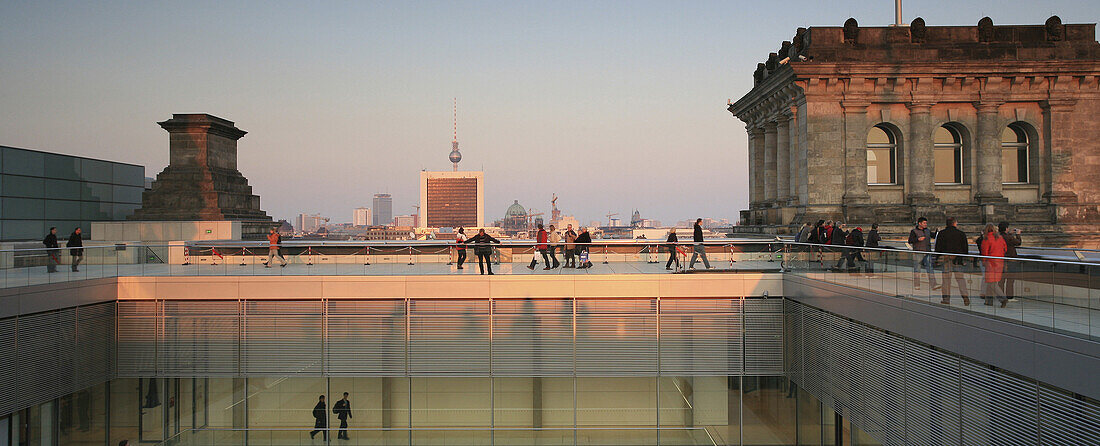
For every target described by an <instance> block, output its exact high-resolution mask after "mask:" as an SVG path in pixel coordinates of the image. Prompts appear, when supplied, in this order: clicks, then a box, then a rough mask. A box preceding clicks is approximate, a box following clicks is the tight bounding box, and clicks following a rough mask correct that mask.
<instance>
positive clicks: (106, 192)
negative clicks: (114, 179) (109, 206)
mask: <svg viewBox="0 0 1100 446" xmlns="http://www.w3.org/2000/svg"><path fill="white" fill-rule="evenodd" d="M80 198H81V199H82V200H87V201H114V186H112V185H110V184H99V183H84V187H82V188H80Z"/></svg>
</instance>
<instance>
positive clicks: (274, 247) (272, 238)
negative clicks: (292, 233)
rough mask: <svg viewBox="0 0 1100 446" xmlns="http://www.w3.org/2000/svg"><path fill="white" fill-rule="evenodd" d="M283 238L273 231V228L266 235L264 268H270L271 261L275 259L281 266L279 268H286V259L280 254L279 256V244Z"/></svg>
mask: <svg viewBox="0 0 1100 446" xmlns="http://www.w3.org/2000/svg"><path fill="white" fill-rule="evenodd" d="M282 241H283V237H282V236H281V235H279V233H278V232H276V231H275V228H271V230H270V231H268V233H267V262H264V268H271V261H272V260H275V258H278V259H279V262H280V263H281V265H279V267H280V268H282V267H285V266H286V259H284V258H283V255H282V254H279V243H282Z"/></svg>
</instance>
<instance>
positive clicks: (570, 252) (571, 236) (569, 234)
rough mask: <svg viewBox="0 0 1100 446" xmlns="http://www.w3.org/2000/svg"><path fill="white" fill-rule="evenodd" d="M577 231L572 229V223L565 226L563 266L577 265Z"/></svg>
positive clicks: (574, 266)
mask: <svg viewBox="0 0 1100 446" xmlns="http://www.w3.org/2000/svg"><path fill="white" fill-rule="evenodd" d="M576 241H577V231H574V230H573V225H568V226H566V227H565V267H566V268H576V267H577V257H576V254H577V243H576Z"/></svg>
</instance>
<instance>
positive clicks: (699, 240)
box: [688, 218, 710, 269]
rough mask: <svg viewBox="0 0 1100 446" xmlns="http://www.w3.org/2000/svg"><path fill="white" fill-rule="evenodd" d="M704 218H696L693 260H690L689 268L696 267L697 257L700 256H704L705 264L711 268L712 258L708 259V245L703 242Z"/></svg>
mask: <svg viewBox="0 0 1100 446" xmlns="http://www.w3.org/2000/svg"><path fill="white" fill-rule="evenodd" d="M702 225H703V219H701V218H697V219H695V228H694V233H693V234H692V241H694V242H695V246H694V247H693V251H694V252H692V253H691V262H688V263H689V264H688V268H692V269H695V259H696V258H698V257H702V258H703V266H705V267H707V269H710V260H707V247H706V245H704V244H703V226H702Z"/></svg>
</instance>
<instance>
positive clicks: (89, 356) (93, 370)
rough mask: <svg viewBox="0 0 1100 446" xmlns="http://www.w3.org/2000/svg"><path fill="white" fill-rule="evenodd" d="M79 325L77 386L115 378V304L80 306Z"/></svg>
mask: <svg viewBox="0 0 1100 446" xmlns="http://www.w3.org/2000/svg"><path fill="white" fill-rule="evenodd" d="M76 311H77V326H76V344H75V345H76V351H77V355H76V358H75V360H76V383H75V386H76V387H75V388H76V389H83V388H85V387H89V386H92V385H95V384H99V383H101V382H105V381H108V380H110V379H111V377H112V376H113V375H114V350H115V304H114V302H107V303H100V304H95V305H89V306H86V307H80V308H77V309H76Z"/></svg>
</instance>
